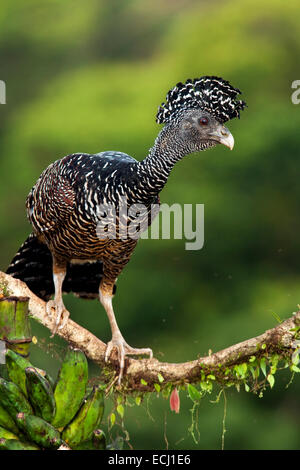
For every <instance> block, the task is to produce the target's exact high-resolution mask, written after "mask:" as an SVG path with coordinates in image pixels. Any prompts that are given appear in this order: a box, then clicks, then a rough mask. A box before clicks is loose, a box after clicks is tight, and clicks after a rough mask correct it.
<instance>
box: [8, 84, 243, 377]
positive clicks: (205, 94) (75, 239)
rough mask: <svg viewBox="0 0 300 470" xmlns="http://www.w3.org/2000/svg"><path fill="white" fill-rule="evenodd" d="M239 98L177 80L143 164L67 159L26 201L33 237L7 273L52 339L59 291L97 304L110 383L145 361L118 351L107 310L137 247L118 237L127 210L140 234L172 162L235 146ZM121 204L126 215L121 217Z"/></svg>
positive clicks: (231, 91)
mask: <svg viewBox="0 0 300 470" xmlns="http://www.w3.org/2000/svg"><path fill="white" fill-rule="evenodd" d="M239 94H241V91H240V90H239V89H238V88H235V87H233V86H232V85H231V84H230V83H229V81H227V80H224V79H223V78H221V77H217V76H202V77H200V78H194V79H187V80H186V81H185V82H184V83H183V82H179V83H177V84H176V85H175V86H174V87H173V88H171V89H170V90H169V91H168V93H167V95H166V99H165V101H164V102H163V103H162V104H161V105H160V106H159V107H158V110H157V114H156V122H157V123H158V124H163V127H162V129H161V130H160V132H159V133H158V135H157V138H156V139H155V142H154V145H153V146H152V147H151V148H150V150H149V153H148V154H147V156H146V157H145V158H144V159H142V160H136V159H135V158H133V157H131V156H129V155H127V154H125V153H123V152H119V151H102V152H100V153H95V154H88V153H74V154H70V155H66V156H64V157H63V158H61V159H59V160H56V161H54V162H53V163H51V164H50V165H49V166H48V167H47V168H46V169H45V170H44V171H43V172H42V174H41V175H40V177H39V178H38V180H37V182H36V184H35V185H34V186H33V188H32V189H31V191H30V192H29V194H28V197H27V199H26V211H27V217H28V219H29V222H30V223H31V225H32V233H30V235H29V236H28V238H27V239H26V240H25V242H24V243H23V245H22V246H21V248H20V249H19V251H18V252H17V254H16V255H15V256H14V258H13V260H12V261H11V263H10V265H9V267H8V268H7V271H6V272H7V274H10V275H11V276H13V277H15V278H18V279H21V280H22V281H24V282H25V283H26V284H27V286H28V287H29V289H31V291H32V292H33V293H35V294H36V295H38V296H39V297H40V298H42V299H43V300H45V301H46V302H47V303H46V312H47V314H48V315H49V317H50V318H53V323H54V326H53V330H52V334H55V333H56V332H57V331H58V329H61V328H63V327H64V326H65V324H66V323H67V321H68V318H69V312H68V311H67V309H66V307H65V305H64V302H63V293H68V292H73V293H74V294H75V295H77V296H78V297H81V298H98V299H99V300H100V302H101V304H102V305H103V307H104V309H105V311H106V314H107V317H108V320H109V323H110V327H111V333H112V338H111V341H109V342H108V343H107V346H106V352H105V361H106V362H108V361H109V359H110V357H111V354H112V351H113V350H114V349H116V351H117V354H118V364H119V375H118V377H119V378H118V381H119V384H120V383H121V380H122V377H123V373H124V366H125V359H126V358H127V356H130V355H138V356H140V355H147V356H149V358H152V357H153V353H152V350H151V349H150V348H134V347H131V346H130V345H129V344H127V342H126V341H125V339H124V337H123V335H122V333H121V331H120V329H119V326H118V323H117V320H116V316H115V313H114V309H113V304H112V298H113V296H114V294H115V291H116V281H117V278H118V277H119V275H120V274H121V272H122V271H123V269H124V267H125V266H126V264H127V263H128V262H129V260H130V257H131V255H132V253H133V251H134V249H135V247H136V245H137V243H138V239H139V237H136V236H127V237H125V236H124V230H125V232H126V229H128V227H129V225H130V222H133V221H134V220H135V216H134V215H131V216H130V215H128V214H129V209H130V207H132V206H133V205H141V206H142V207H143V208H144V209H143V210H142V211H141V213H140V214H139V216H141V214H142V220H143V223H142V226H143V229H145V227H147V226H149V225H150V224H151V220H150V217H149V214H150V208H151V207H152V205H155V206H158V207H159V204H160V196H159V195H160V192H161V190H162V189H163V188H164V186H165V184H166V183H167V180H168V177H169V175H170V172H171V170H172V168H173V167H174V165H175V164H176V162H178V161H179V160H181V159H182V158H183V157H184V156H185V155H188V154H191V153H195V152H200V151H203V150H207V149H211V148H213V147H215V146H216V145H218V144H223V145H225V146H226V147H228V148H229V149H231V150H232V148H233V146H234V138H233V136H232V134H231V132H230V131H229V129H228V128H227V127H225V125H224V124H225V123H226V122H227V121H229V120H231V119H233V118H236V117H237V118H240V111H241V110H243V109H244V108H245V106H246V103H245V101H243V100H240V99H238V98H237V96H238V95H239ZM121 203H122V205H123V206H122V207H125V209H127V212H126V211H125V215H124V214H123V215H122V214H121V212H122V211H121V210H120V207H121ZM123 212H124V211H123ZM126 214H127V216H126ZM129 235H130V234H129ZM53 294H54V298H52V296H53Z"/></svg>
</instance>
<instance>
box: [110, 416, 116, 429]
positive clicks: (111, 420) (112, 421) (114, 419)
mask: <svg viewBox="0 0 300 470" xmlns="http://www.w3.org/2000/svg"><path fill="white" fill-rule="evenodd" d="M115 422H116V415H115V413H111V415H110V424H111V427H113V425H114V424H115Z"/></svg>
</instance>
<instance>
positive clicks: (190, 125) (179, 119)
mask: <svg viewBox="0 0 300 470" xmlns="http://www.w3.org/2000/svg"><path fill="white" fill-rule="evenodd" d="M239 93H241V92H240V90H238V89H237V88H233V87H232V86H231V85H230V83H229V82H228V81H225V80H223V79H222V78H218V77H208V76H205V77H201V78H195V79H194V80H191V79H189V80H187V81H186V82H185V83H184V84H183V83H178V84H177V85H176V86H175V87H174V88H172V89H171V90H170V91H169V92H168V93H167V96H166V102H165V103H162V105H161V106H160V107H159V109H158V112H157V116H156V122H158V123H159V124H166V127H170V128H173V129H176V135H177V138H179V139H180V140H181V141H182V142H184V143H185V146H186V148H187V151H188V153H192V152H196V151H200V150H205V149H207V148H211V147H214V146H215V145H217V144H223V145H226V146H227V147H229V148H230V149H231V150H232V148H233V146H234V138H233V136H232V134H231V133H230V131H229V130H228V129H227V127H225V126H224V123H225V122H226V121H229V120H230V119H232V118H234V117H240V110H242V109H244V107H245V106H246V103H245V102H244V101H241V100H237V99H236V96H237V95H238V94H239Z"/></svg>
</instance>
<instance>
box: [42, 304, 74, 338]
mask: <svg viewBox="0 0 300 470" xmlns="http://www.w3.org/2000/svg"><path fill="white" fill-rule="evenodd" d="M46 313H47V315H48V317H49V318H50V319H51V320H52V319H53V320H54V326H53V328H52V335H51V338H53V336H54V335H55V333H56V332H57V330H62V328H64V326H65V325H66V324H67V321H68V319H69V316H70V312H68V310H67V309H66V307H65V306H64V304H63V303H62V302H59V303H57V302H55V300H49V301H48V302H47V303H46ZM53 317H54V318H53Z"/></svg>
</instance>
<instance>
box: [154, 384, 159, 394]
mask: <svg viewBox="0 0 300 470" xmlns="http://www.w3.org/2000/svg"><path fill="white" fill-rule="evenodd" d="M154 388H155V390H156V391H157V393H159V392H160V385H159V384H154Z"/></svg>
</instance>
